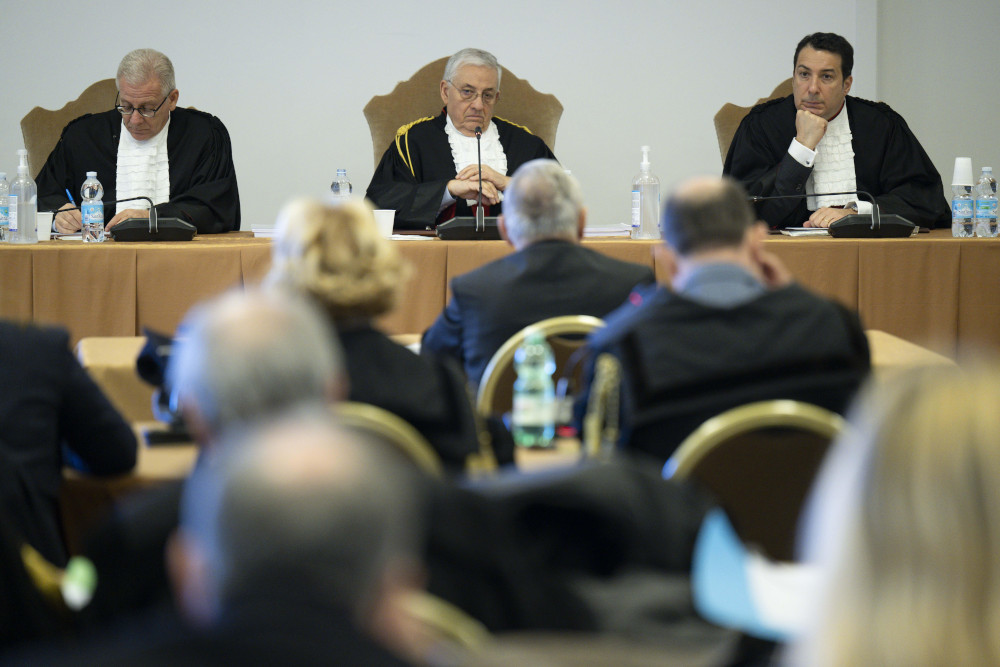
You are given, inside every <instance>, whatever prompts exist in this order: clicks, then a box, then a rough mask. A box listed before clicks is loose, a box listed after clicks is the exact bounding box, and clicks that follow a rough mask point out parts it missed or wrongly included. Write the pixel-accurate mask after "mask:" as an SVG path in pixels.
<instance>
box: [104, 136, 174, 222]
mask: <svg viewBox="0 0 1000 667" xmlns="http://www.w3.org/2000/svg"><path fill="white" fill-rule="evenodd" d="M169 130H170V119H169V118H168V119H167V123H166V125H164V126H163V129H162V130H160V131H159V132H158V133H157V135H156V136H155V137H150V138H149V139H146V140H144V141H136V140H135V139H134V138H133V137H132V135H131V134H129V133H128V130H127V129H126V128H125V123H124V121H123V122H122V129H121V138H120V139H119V140H118V172H117V179H118V180H117V196H118V199H128V198H129V197H149V198H150V199H152V200H153V203H154V204H162V203H163V202H166V201H169V200H170V161H169V157H168V155H167V132H168V131H169ZM127 208H149V205H148V204H147V203H146V202H144V201H141V200H139V201H127V202H121V203H119V204H115V213H120V212H121V211H123V210H125V209H127Z"/></svg>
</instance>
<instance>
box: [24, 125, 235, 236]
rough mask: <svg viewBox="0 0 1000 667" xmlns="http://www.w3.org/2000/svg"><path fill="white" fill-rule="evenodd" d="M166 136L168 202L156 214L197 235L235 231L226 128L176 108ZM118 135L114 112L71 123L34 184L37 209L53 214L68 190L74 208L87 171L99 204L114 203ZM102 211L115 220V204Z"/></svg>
mask: <svg viewBox="0 0 1000 667" xmlns="http://www.w3.org/2000/svg"><path fill="white" fill-rule="evenodd" d="M167 131H168V133H169V134H168V135H167V153H168V155H169V158H170V201H169V202H166V203H163V204H158V205H157V206H156V211H157V213H159V215H160V216H161V217H176V218H180V219H181V220H184V221H186V222H190V223H191V224H193V225H194V226H195V227H197V228H198V233H199V234H216V233H220V232H228V231H231V230H237V229H239V228H240V194H239V189H238V188H237V186H236V170H235V168H234V167H233V149H232V146H231V145H230V142H229V132H227V131H226V126H225V125H223V124H222V121H221V120H219V119H218V118H216V117H215V116H212V115H211V114H207V113H205V112H203V111H197V110H195V109H183V108H180V107H178V108H177V109H174V110H173V111H172V112H171V113H170V126H169V128H168V130H167ZM121 132H122V117H121V114H119V113H118V111H116V110H115V109H112V110H110V111H105V112H102V113H98V114H87V115H84V116H81V117H80V118H77V119H76V120H74V121H72V122H70V123H69V124H68V125H67V126H66V128H65V129H64V130H63V133H62V136H61V137H60V138H59V143H57V144H56V147H55V148H54V149H52V153H51V154H50V155H49V158H48V160H46V161H45V165H44V166H43V167H42V170H41V172H39V174H38V177H37V178H36V179H35V180H36V182H37V184H38V209H39V210H41V211H45V210H55V209H58V208H59V207H60V206H63V205H64V204H66V203H67V202H68V199H67V198H66V190H67V189H68V190H69V191H70V192H71V193H73V197H74V199H75V200H76V201H77V203H78V204H79V195H80V186H81V185H83V181H84V180H85V179H86V177H87V172H88V171H96V172H97V179H98V180H99V181H100V182H101V185H103V186H104V201H106V202H107V201H113V200H114V199H116V195H117V190H116V187H115V186H116V179H117V169H118V140H119V138H120V135H121ZM139 203H141V202H139ZM107 209H108V210H105V212H104V221H105V223H106V222H107V221H108V220H110V219H111V217H112V216H113V215H114V204H109V205H108V206H107Z"/></svg>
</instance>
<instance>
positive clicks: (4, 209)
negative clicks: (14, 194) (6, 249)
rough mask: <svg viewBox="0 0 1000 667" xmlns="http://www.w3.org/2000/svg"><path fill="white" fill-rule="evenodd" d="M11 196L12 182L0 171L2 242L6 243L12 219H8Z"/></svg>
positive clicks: (0, 240) (0, 227)
mask: <svg viewBox="0 0 1000 667" xmlns="http://www.w3.org/2000/svg"><path fill="white" fill-rule="evenodd" d="M9 196H10V182H8V181H7V174H6V172H2V171H0V242H6V241H7V237H8V234H9V232H8V229H9V227H10V219H9V217H8V205H7V197H9Z"/></svg>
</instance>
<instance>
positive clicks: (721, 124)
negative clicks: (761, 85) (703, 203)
mask: <svg viewBox="0 0 1000 667" xmlns="http://www.w3.org/2000/svg"><path fill="white" fill-rule="evenodd" d="M791 94H792V79H791V78H790V77H789V78H787V79H785V80H784V81H782V82H781V83H779V84H778V85H777V86H775V88H774V90H773V91H771V94H770V95H769V96H768V97H762V98H760V99H759V100H757V101H756V102H754V103H753V104H751V105H750V106H748V107H740V106H736V105H735V104H731V103H729V102H726V103H725V104H723V105H722V108H721V109H719V111H718V113H716V114H715V136H716V138H718V140H719V153H720V154H721V155H722V162H723V163H725V161H726V155H727V154H728V153H729V145H730V144H731V143H733V136H735V135H736V129H737V128H738V127H739V126H740V123H741V122H742V121H743V117H744V116H746V115H747V114H748V113H750V109H753V108H754V107H755V106H757V105H758V104H760V103H761V102H767V101H768V100H773V99H775V98H776V97H788V96H789V95H791Z"/></svg>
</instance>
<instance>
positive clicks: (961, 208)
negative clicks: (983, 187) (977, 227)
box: [951, 199, 973, 220]
mask: <svg viewBox="0 0 1000 667" xmlns="http://www.w3.org/2000/svg"><path fill="white" fill-rule="evenodd" d="M972 214H973V212H972V200H971V199H952V200H951V217H952V219H953V220H955V219H960V220H961V219H966V218H967V219H969V220H971V219H972Z"/></svg>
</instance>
